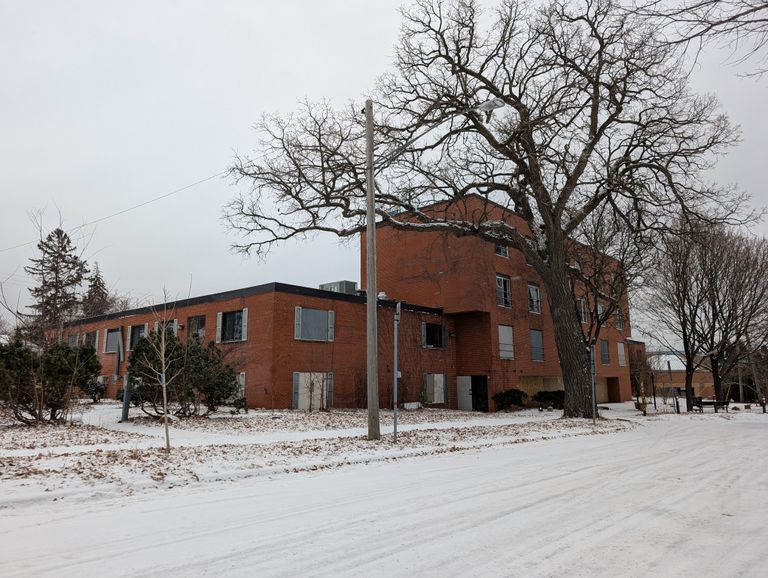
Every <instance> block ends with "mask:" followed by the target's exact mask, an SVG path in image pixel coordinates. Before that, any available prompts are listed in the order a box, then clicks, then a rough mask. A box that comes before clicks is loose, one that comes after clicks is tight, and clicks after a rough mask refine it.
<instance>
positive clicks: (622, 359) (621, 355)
mask: <svg viewBox="0 0 768 578" xmlns="http://www.w3.org/2000/svg"><path fill="white" fill-rule="evenodd" d="M616 359H617V360H618V362H619V367H626V366H627V346H626V345H625V344H624V342H623V341H617V342H616Z"/></svg>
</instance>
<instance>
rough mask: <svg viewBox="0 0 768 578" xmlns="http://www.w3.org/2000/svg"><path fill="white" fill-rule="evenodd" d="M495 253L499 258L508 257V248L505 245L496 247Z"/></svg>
mask: <svg viewBox="0 0 768 578" xmlns="http://www.w3.org/2000/svg"><path fill="white" fill-rule="evenodd" d="M495 251H496V254H497V255H498V256H499V257H509V247H507V246H506V245H496V248H495Z"/></svg>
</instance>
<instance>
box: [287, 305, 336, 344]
mask: <svg viewBox="0 0 768 578" xmlns="http://www.w3.org/2000/svg"><path fill="white" fill-rule="evenodd" d="M334 324H335V314H334V312H333V311H325V310H324V309H307V308H304V307H296V315H295V317H294V328H293V338H294V339H301V340H304V341H333V334H334Z"/></svg>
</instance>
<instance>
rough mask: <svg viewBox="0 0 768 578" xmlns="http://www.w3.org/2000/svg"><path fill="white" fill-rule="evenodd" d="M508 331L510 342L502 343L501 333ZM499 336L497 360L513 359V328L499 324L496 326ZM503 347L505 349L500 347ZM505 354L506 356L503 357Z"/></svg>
mask: <svg viewBox="0 0 768 578" xmlns="http://www.w3.org/2000/svg"><path fill="white" fill-rule="evenodd" d="M506 329H509V337H510V341H508V342H507V341H502V337H503V335H502V334H503V333H504V332H505V331H506ZM498 335H499V359H514V358H515V328H514V327H513V326H512V325H504V324H502V323H500V324H499V325H498ZM502 345H505V346H506V347H502ZM505 353H506V355H505Z"/></svg>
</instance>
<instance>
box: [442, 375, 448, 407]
mask: <svg viewBox="0 0 768 578" xmlns="http://www.w3.org/2000/svg"><path fill="white" fill-rule="evenodd" d="M443 401H444V403H445V405H448V374H446V373H444V374H443Z"/></svg>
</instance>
